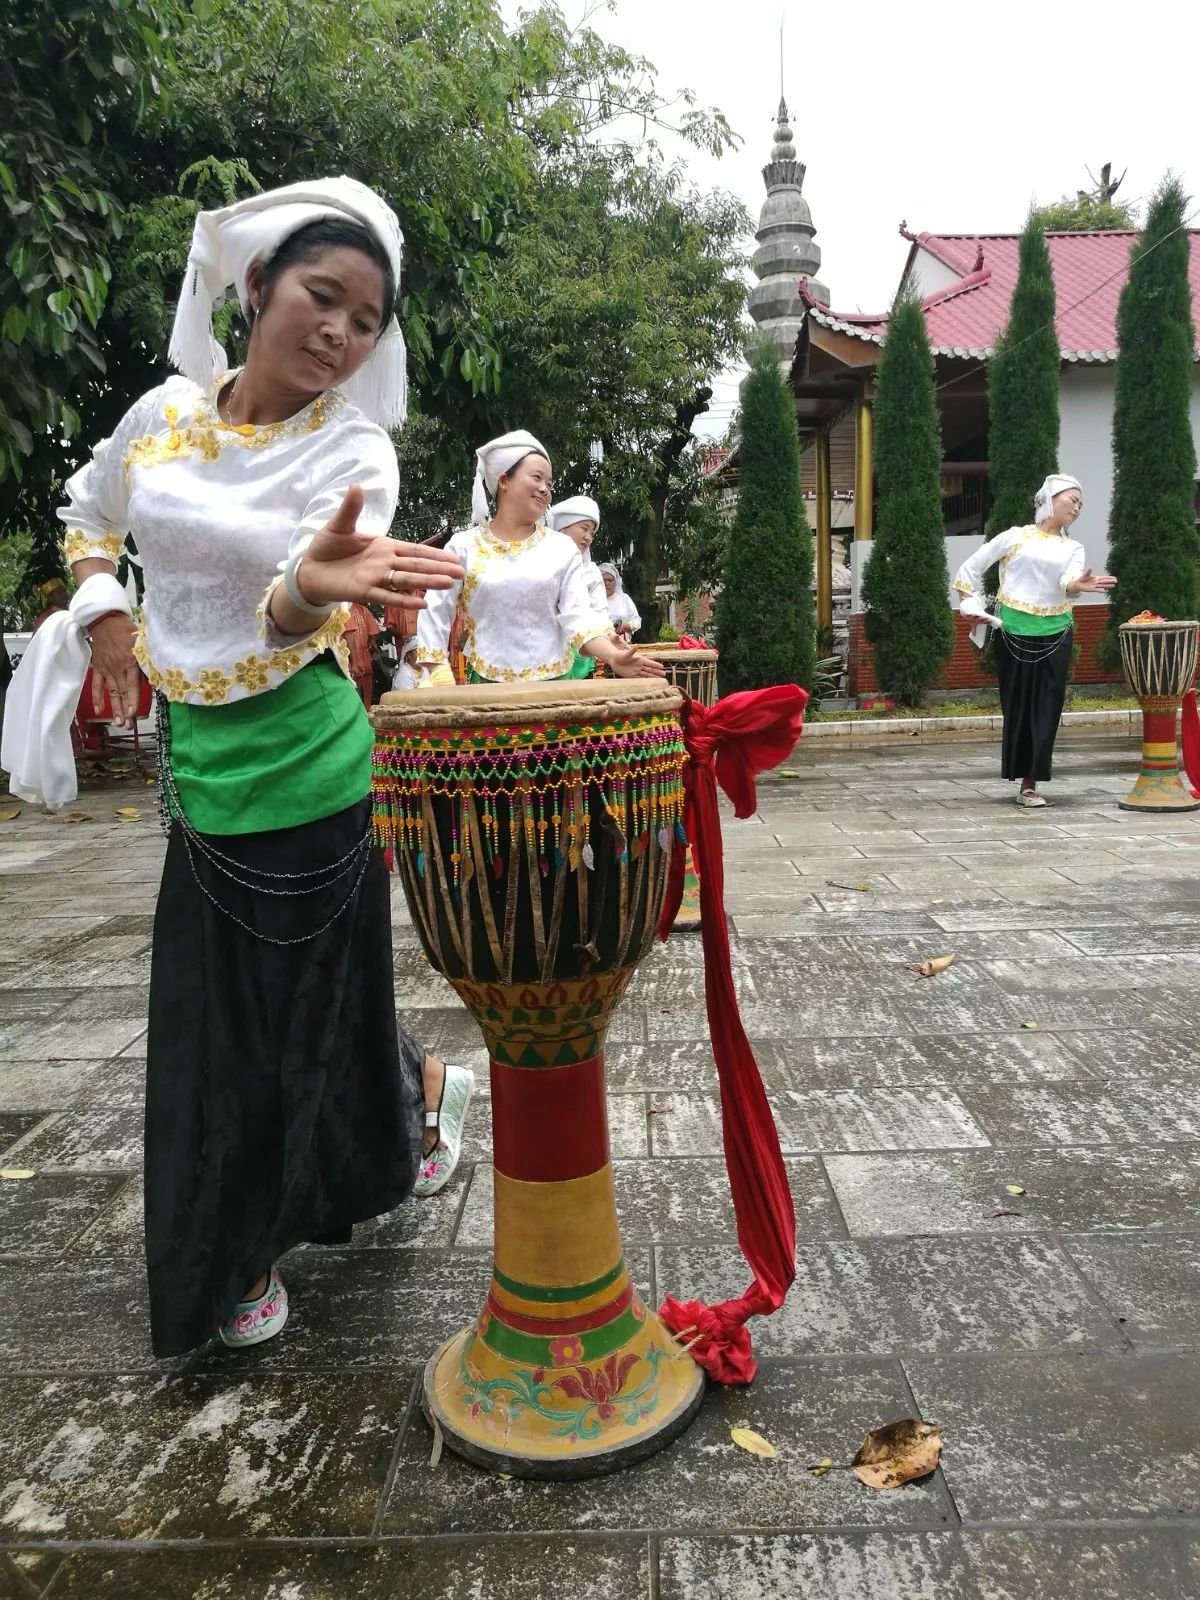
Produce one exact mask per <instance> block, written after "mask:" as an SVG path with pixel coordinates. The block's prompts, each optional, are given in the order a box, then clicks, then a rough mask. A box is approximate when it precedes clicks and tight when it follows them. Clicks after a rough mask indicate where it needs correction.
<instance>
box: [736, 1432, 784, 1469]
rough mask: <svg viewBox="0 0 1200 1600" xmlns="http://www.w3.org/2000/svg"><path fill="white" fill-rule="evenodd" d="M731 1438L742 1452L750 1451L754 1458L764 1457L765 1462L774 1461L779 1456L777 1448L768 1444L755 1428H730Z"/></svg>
mask: <svg viewBox="0 0 1200 1600" xmlns="http://www.w3.org/2000/svg"><path fill="white" fill-rule="evenodd" d="M729 1437H730V1438H731V1439H732V1440H733V1442H734V1444H736V1445H737V1447H738V1448H739V1449H740V1450H748V1451H749V1452H750V1454H751V1455H752V1456H762V1458H763V1460H764V1461H774V1459H775V1457H776V1456H777V1455H778V1454H779V1452H778V1451H777V1450H776V1448H775V1446H774V1445H773V1444H770V1443H768V1441H767V1440H766V1439H764V1438H763V1436H762V1434H761V1433H755V1431H754V1429H753V1428H730V1430H729Z"/></svg>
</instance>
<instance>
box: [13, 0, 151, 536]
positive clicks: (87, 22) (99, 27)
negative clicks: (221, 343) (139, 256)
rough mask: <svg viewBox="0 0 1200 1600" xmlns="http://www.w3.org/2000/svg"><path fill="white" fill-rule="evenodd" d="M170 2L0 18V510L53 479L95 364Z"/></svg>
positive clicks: (46, 9)
mask: <svg viewBox="0 0 1200 1600" xmlns="http://www.w3.org/2000/svg"><path fill="white" fill-rule="evenodd" d="M179 14H180V13H179V8H178V6H177V5H176V4H174V3H173V0H94V3H91V4H84V3H82V0H78V3H76V0H68V3H63V0H25V3H24V4H23V5H16V6H13V5H9V6H6V7H5V8H4V10H3V13H2V15H0V126H3V129H4V136H3V137H4V143H3V160H2V161H0V219H2V224H3V226H2V238H3V245H2V246H0V248H2V249H3V260H2V261H0V520H3V521H4V522H5V523H7V520H8V513H10V512H11V510H12V507H13V504H14V502H15V499H16V487H15V486H16V484H17V482H18V481H19V480H21V479H23V478H27V479H31V480H32V481H33V482H34V483H35V485H36V484H37V483H38V481H39V479H41V480H44V479H46V478H47V477H51V478H52V477H53V476H54V474H55V471H56V468H57V466H58V464H59V459H60V456H61V442H62V441H63V440H70V439H71V438H72V437H73V436H74V435H76V434H77V433H78V432H79V428H80V409H81V406H82V405H83V402H84V396H85V395H86V393H87V392H88V391H89V389H91V388H94V387H95V386H96V385H97V384H98V383H100V382H102V381H103V379H104V376H105V372H106V340H105V336H104V333H103V331H102V329H101V326H100V324H101V319H102V316H103V313H104V309H105V303H106V300H107V297H108V286H109V282H110V279H111V277H112V262H113V257H114V253H115V252H116V251H117V250H118V249H119V243H120V239H121V234H122V228H123V222H124V218H125V212H126V207H127V202H128V191H129V186H130V182H131V169H130V163H129V154H130V151H129V130H130V127H131V126H132V124H133V122H134V121H135V120H136V118H137V117H138V116H139V115H141V114H143V113H144V112H145V111H146V109H147V107H148V105H149V104H150V103H151V101H152V100H153V99H154V98H155V97H156V96H157V94H158V93H159V87H160V74H161V73H162V72H163V70H164V69H165V67H166V65H167V64H168V59H169V58H168V54H167V46H166V43H165V40H166V37H167V34H168V32H169V31H170V30H171V29H173V28H174V27H176V26H177V24H178V18H179Z"/></svg>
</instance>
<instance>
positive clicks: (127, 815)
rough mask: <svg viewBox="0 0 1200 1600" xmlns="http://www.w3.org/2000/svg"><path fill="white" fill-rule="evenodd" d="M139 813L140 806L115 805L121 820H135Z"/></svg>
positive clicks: (140, 812)
mask: <svg viewBox="0 0 1200 1600" xmlns="http://www.w3.org/2000/svg"><path fill="white" fill-rule="evenodd" d="M141 814H142V811H141V807H140V806H118V807H117V815H118V816H119V817H120V819H121V821H122V822H136V821H137V820H138V818H139V817H140V816H141Z"/></svg>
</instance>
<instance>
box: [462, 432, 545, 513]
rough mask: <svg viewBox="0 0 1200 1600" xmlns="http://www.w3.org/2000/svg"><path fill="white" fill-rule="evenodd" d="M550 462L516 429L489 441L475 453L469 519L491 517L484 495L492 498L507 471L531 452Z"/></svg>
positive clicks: (542, 449) (540, 448)
mask: <svg viewBox="0 0 1200 1600" xmlns="http://www.w3.org/2000/svg"><path fill="white" fill-rule="evenodd" d="M535 451H536V453H537V454H538V455H539V456H545V458H546V460H547V461H549V459H550V452H549V451H548V450H547V449H546V446H545V445H544V444H539V443H538V441H537V440H536V439H535V438H534V437H533V435H532V434H531V433H526V432H525V430H524V429H523V428H518V429H517V431H516V432H515V433H502V434H501V435H500V437H499V438H498V439H490V440H489V441H488V443H487V444H485V445H484V446H483V447H482V448H481V449H479V450H476V452H475V461H476V467H475V486H474V488H473V489H472V491H471V517H472V519H473V520H474V521H475V522H476V523H481V522H486V521H487V519H488V518H489V517H490V516H491V514H492V511H491V506H490V505H489V503H488V496H489V495H491V497H492V499H493V500H494V499H495V498H496V485H497V484H498V483H499V482H500V479H501V478H502V477H503V476H504V474H505V473H506V472H511V471H512V469H513V468H514V467H515V466H516V464H517V462H518V461H524V459H525V457H526V456H527V455H532V454H533V453H534V452H535Z"/></svg>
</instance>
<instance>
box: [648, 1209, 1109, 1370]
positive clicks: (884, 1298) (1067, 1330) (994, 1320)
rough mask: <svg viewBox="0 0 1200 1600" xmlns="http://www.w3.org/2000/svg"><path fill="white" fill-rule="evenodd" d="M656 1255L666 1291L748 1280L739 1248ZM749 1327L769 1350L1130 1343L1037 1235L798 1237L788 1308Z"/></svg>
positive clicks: (1062, 1254) (731, 1286)
mask: <svg viewBox="0 0 1200 1600" xmlns="http://www.w3.org/2000/svg"><path fill="white" fill-rule="evenodd" d="M656 1258H657V1262H658V1286H659V1293H660V1295H661V1294H671V1295H674V1296H675V1297H676V1298H677V1299H681V1300H692V1299H699V1300H703V1301H704V1302H705V1303H706V1304H708V1305H713V1304H715V1303H716V1302H718V1301H721V1300H725V1299H727V1298H732V1297H733V1296H735V1295H739V1294H741V1293H742V1292H743V1291H744V1289H745V1287H746V1283H747V1273H746V1263H745V1262H744V1261H743V1260H742V1258H741V1256H740V1255H739V1254H738V1252H737V1251H736V1250H735V1249H734V1248H733V1247H732V1246H727V1247H725V1248H724V1249H716V1248H714V1247H711V1246H708V1247H703V1248H694V1247H691V1248H690V1247H688V1246H677V1245H676V1246H672V1245H660V1246H659V1247H658V1249H657V1251H656ZM750 1326H751V1329H752V1333H753V1339H754V1349H755V1352H756V1354H757V1355H759V1356H760V1357H762V1358H767V1357H776V1356H786V1355H816V1354H825V1353H832V1352H837V1353H839V1354H846V1355H885V1354H888V1353H889V1352H893V1351H897V1352H907V1351H914V1352H916V1351H924V1352H937V1351H946V1352H948V1353H962V1352H966V1351H972V1352H978V1353H985V1352H989V1351H1004V1350H1097V1351H1109V1350H1114V1349H1120V1348H1122V1347H1123V1346H1124V1345H1125V1342H1126V1341H1125V1339H1124V1330H1123V1329H1120V1328H1119V1327H1118V1326H1117V1324H1116V1322H1115V1319H1114V1318H1113V1317H1112V1316H1109V1315H1108V1314H1106V1312H1105V1311H1104V1309H1103V1307H1101V1306H1100V1305H1098V1304H1097V1303H1096V1297H1095V1295H1093V1294H1092V1293H1090V1292H1089V1289H1088V1287H1087V1285H1086V1283H1084V1282H1082V1281H1081V1278H1080V1273H1079V1272H1078V1271H1077V1270H1076V1268H1075V1267H1074V1265H1073V1264H1072V1261H1071V1259H1070V1257H1069V1255H1068V1254H1067V1252H1066V1250H1065V1249H1064V1248H1063V1247H1062V1246H1060V1245H1059V1244H1056V1243H1052V1242H1050V1241H1044V1240H1041V1239H995V1240H990V1239H989V1240H980V1239H971V1240H962V1239H938V1238H930V1239H899V1240H897V1239H887V1240H882V1239H874V1240H861V1241H855V1242H853V1243H850V1242H845V1241H831V1242H829V1243H822V1244H815V1243H807V1242H806V1243H802V1244H800V1245H798V1246H797V1250H796V1281H795V1283H794V1284H793V1285H792V1288H791V1289H790V1291H789V1292H788V1296H787V1298H786V1300H785V1301H784V1303H783V1305H782V1306H781V1307H780V1308H779V1310H778V1311H775V1312H772V1313H771V1315H770V1316H766V1317H757V1318H755V1320H754V1321H753V1322H752V1323H751V1325H750Z"/></svg>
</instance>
